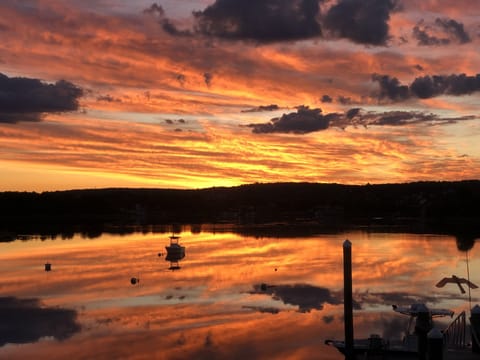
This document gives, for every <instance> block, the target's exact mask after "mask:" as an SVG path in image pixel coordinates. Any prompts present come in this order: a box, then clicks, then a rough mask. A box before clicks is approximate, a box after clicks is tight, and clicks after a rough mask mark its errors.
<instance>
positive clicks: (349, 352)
mask: <svg viewBox="0 0 480 360" xmlns="http://www.w3.org/2000/svg"><path fill="white" fill-rule="evenodd" d="M343 310H344V321H345V360H354V359H355V352H354V348H353V295H352V243H351V242H350V241H349V240H348V239H347V240H345V241H344V242H343Z"/></svg>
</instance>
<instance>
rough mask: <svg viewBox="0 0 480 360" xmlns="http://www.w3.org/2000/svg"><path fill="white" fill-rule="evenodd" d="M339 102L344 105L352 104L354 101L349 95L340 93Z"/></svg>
mask: <svg viewBox="0 0 480 360" xmlns="http://www.w3.org/2000/svg"><path fill="white" fill-rule="evenodd" d="M337 102H338V103H339V104H342V105H350V104H351V103H352V102H353V101H352V99H351V98H350V97H348V96H343V95H339V96H337Z"/></svg>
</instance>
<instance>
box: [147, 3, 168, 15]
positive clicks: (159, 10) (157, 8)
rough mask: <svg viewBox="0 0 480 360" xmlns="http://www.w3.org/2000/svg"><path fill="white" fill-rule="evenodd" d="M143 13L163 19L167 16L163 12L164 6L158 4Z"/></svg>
mask: <svg viewBox="0 0 480 360" xmlns="http://www.w3.org/2000/svg"><path fill="white" fill-rule="evenodd" d="M143 13H144V14H149V15H155V16H160V17H163V16H164V15H165V11H164V10H163V8H162V6H161V5H158V4H157V3H153V4H152V5H150V7H148V8H146V9H145V10H143Z"/></svg>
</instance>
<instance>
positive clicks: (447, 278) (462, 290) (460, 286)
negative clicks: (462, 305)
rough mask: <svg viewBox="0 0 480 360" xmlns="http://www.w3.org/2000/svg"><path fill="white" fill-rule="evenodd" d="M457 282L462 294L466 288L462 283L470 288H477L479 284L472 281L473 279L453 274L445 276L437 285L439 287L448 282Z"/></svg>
mask: <svg viewBox="0 0 480 360" xmlns="http://www.w3.org/2000/svg"><path fill="white" fill-rule="evenodd" d="M449 283H452V284H457V285H458V288H459V289H460V291H461V292H462V294H465V289H464V288H463V286H462V284H465V285H467V286H468V287H470V289H477V288H478V286H477V285H475V284H474V283H472V282H471V281H469V280H467V279H464V278H459V277H458V276H455V275H452V277H445V278H443V279H442V280H440V281H439V282H438V283H437V284H436V285H435V286H436V287H438V288H441V287H444V286H445V285H446V284H449Z"/></svg>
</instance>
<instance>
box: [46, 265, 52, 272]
mask: <svg viewBox="0 0 480 360" xmlns="http://www.w3.org/2000/svg"><path fill="white" fill-rule="evenodd" d="M50 270H52V264H50V263H46V264H45V271H50Z"/></svg>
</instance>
